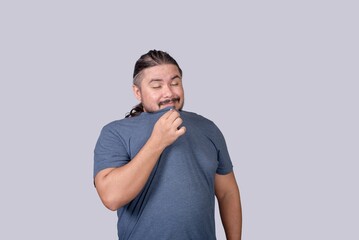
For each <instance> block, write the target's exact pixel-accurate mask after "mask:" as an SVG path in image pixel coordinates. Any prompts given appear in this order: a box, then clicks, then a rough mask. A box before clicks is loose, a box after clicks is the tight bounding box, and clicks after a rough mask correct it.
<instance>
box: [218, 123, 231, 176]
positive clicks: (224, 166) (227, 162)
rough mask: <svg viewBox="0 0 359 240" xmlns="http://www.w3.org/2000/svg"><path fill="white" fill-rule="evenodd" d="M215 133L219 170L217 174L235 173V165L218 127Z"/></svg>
mask: <svg viewBox="0 0 359 240" xmlns="http://www.w3.org/2000/svg"><path fill="white" fill-rule="evenodd" d="M213 132H214V134H215V136H214V142H215V145H216V148H217V153H218V168H217V171H216V173H217V174H221V175H225V174H228V173H230V172H232V171H233V164H232V161H231V157H230V155H229V152H228V148H227V144H226V140H225V138H224V136H223V134H222V132H221V131H220V130H219V128H218V127H217V126H216V125H215V127H214V131H213Z"/></svg>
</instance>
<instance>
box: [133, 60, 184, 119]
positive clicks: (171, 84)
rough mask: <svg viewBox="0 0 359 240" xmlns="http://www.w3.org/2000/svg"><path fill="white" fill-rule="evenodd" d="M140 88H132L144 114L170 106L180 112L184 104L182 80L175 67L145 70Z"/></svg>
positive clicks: (167, 65) (165, 65)
mask: <svg viewBox="0 0 359 240" xmlns="http://www.w3.org/2000/svg"><path fill="white" fill-rule="evenodd" d="M141 75H142V76H141V78H142V81H141V83H140V84H141V85H140V88H139V87H138V86H136V85H134V86H133V92H134V94H135V97H136V98H137V100H138V101H140V102H142V105H143V108H144V111H145V112H155V111H158V110H160V109H163V108H165V107H169V106H172V107H174V108H175V109H176V110H181V109H182V107H183V104H184V93H183V86H182V78H181V75H180V72H179V71H178V68H177V66H176V65H173V64H163V65H158V66H155V67H150V68H146V69H144V70H143V72H142V73H141Z"/></svg>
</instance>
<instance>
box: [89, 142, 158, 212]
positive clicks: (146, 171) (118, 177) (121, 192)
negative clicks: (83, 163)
mask: <svg viewBox="0 0 359 240" xmlns="http://www.w3.org/2000/svg"><path fill="white" fill-rule="evenodd" d="M162 152H163V148H161V147H159V145H158V144H157V143H155V142H152V141H151V140H149V141H148V142H147V143H146V144H145V145H144V146H143V148H142V149H141V150H140V151H139V153H138V154H137V155H136V156H135V157H134V158H133V159H132V160H131V161H130V162H129V163H128V164H126V165H124V166H122V167H119V168H114V169H105V170H103V173H101V172H100V173H99V174H98V175H99V176H96V180H97V181H96V188H97V190H98V192H99V195H100V197H101V200H102V201H103V203H104V205H105V206H106V207H107V208H109V209H111V210H117V209H118V208H120V207H122V206H123V205H125V204H127V203H128V202H130V201H131V200H132V199H134V198H135V197H136V196H137V195H138V193H139V192H140V191H141V190H142V188H143V187H144V185H145V183H146V182H147V180H148V177H149V176H150V174H151V172H152V170H153V167H154V166H155V164H156V162H157V160H158V158H159V156H160V155H161V153H162ZM97 178H98V179H97Z"/></svg>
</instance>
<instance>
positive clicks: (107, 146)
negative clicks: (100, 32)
mask: <svg viewBox="0 0 359 240" xmlns="http://www.w3.org/2000/svg"><path fill="white" fill-rule="evenodd" d="M133 92H134V95H135V97H136V98H137V100H138V101H139V102H140V103H139V104H138V105H137V106H136V107H135V108H133V109H132V110H131V111H130V113H129V114H128V115H127V116H126V118H125V119H122V120H118V121H114V122H112V123H109V124H108V125H106V126H105V127H104V128H103V129H102V131H101V134H100V137H99V139H98V141H97V144H96V147H95V157H94V159H95V165H94V178H95V185H96V189H97V192H98V194H99V196H100V198H101V200H102V202H103V203H104V205H105V206H106V207H107V208H109V209H111V210H117V214H118V223H117V228H118V236H119V239H121V240H127V239H134V240H137V239H138V240H152V239H153V240H161V239H170V240H177V239H178V240H182V239H183V240H184V239H198V240H211V239H216V236H215V219H214V206H215V202H214V201H215V197H214V196H216V197H217V200H218V204H219V209H220V214H221V219H222V222H223V226H224V229H225V232H226V236H227V239H233V240H234V239H236V240H238V239H241V228H242V216H241V204H240V195H239V190H238V187H237V184H236V180H235V176H234V173H233V169H232V163H231V160H230V157H229V154H228V151H227V147H226V144H225V140H224V138H223V135H222V133H221V132H220V130H219V129H218V128H217V127H216V125H215V124H214V123H213V122H211V121H210V120H208V119H206V118H204V117H202V116H200V115H197V114H195V113H191V112H186V111H183V110H182V108H183V104H184V91H183V86H182V70H181V68H180V67H179V65H178V64H177V62H176V61H175V60H174V59H173V58H172V57H171V56H170V55H169V54H168V53H166V52H163V51H156V50H152V51H149V52H148V53H146V54H144V55H142V56H141V58H140V59H139V60H138V61H137V62H136V64H135V70H134V74H133Z"/></svg>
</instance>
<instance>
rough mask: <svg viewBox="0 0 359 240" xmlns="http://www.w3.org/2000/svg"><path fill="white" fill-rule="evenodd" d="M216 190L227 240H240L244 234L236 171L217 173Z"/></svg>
mask: <svg viewBox="0 0 359 240" xmlns="http://www.w3.org/2000/svg"><path fill="white" fill-rule="evenodd" d="M215 191H216V197H217V200H218V205H219V210H220V215H221V219H222V223H223V227H224V231H225V233H226V236H227V240H240V239H241V236H242V208H241V200H240V194H239V189H238V186H237V183H236V179H235V176H234V173H233V172H231V173H229V174H226V175H220V174H216V177H215Z"/></svg>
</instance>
